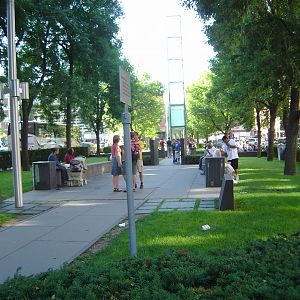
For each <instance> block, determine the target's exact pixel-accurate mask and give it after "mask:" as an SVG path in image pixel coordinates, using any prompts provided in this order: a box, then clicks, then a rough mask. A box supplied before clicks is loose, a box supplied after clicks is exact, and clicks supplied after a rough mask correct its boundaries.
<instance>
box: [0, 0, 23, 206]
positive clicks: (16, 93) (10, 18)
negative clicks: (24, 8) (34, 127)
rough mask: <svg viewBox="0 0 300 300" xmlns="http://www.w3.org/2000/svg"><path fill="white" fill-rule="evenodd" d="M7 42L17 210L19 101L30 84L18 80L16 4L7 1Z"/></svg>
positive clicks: (20, 197) (0, 89)
mask: <svg viewBox="0 0 300 300" xmlns="http://www.w3.org/2000/svg"><path fill="white" fill-rule="evenodd" d="M7 40H8V50H7V54H8V55H7V56H8V92H9V95H10V123H11V145H12V148H11V150H12V167H13V175H14V196H15V206H16V208H20V207H23V193H22V177H21V156H20V138H19V126H18V123H19V119H18V117H19V113H18V100H19V98H20V96H21V97H22V99H28V98H29V89H28V83H27V82H22V83H21V85H20V83H19V80H18V79H17V62H16V44H15V2H14V0H7ZM0 92H1V93H0V95H1V96H0V97H1V99H3V96H4V94H5V93H6V92H7V91H6V89H5V85H4V84H1V85H0Z"/></svg>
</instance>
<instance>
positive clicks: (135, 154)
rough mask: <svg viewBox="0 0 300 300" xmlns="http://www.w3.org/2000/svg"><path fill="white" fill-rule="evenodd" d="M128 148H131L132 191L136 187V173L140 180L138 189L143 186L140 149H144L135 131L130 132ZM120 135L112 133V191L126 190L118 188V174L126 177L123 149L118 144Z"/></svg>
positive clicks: (142, 166)
mask: <svg viewBox="0 0 300 300" xmlns="http://www.w3.org/2000/svg"><path fill="white" fill-rule="evenodd" d="M130 138H131V142H130V150H131V159H132V185H133V191H134V192H135V190H136V188H137V178H136V177H137V174H138V175H139V180H140V189H143V187H144V165H143V155H142V151H143V149H144V144H143V142H142V141H140V140H139V136H138V133H137V132H134V131H133V132H131V133H130ZM119 142H120V136H119V135H114V137H113V145H112V150H111V152H112V170H111V174H112V177H113V191H114V192H122V191H123V192H126V189H125V190H122V189H120V188H119V176H120V175H123V177H124V179H126V172H125V160H124V151H123V150H122V149H121V147H120V146H119Z"/></svg>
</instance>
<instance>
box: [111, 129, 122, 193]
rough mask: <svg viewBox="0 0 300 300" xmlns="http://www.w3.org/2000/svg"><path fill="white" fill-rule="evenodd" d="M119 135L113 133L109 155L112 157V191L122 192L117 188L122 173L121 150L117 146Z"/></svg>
mask: <svg viewBox="0 0 300 300" xmlns="http://www.w3.org/2000/svg"><path fill="white" fill-rule="evenodd" d="M119 142H120V136H119V135H114V137H113V145H112V147H111V157H112V160H111V161H112V169H111V175H112V178H113V188H114V190H113V191H114V192H122V190H120V189H119V176H120V175H121V174H122V157H121V156H122V150H121V148H120V146H119Z"/></svg>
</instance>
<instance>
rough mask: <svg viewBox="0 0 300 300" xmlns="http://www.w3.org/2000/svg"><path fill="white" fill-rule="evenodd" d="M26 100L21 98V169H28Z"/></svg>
mask: <svg viewBox="0 0 300 300" xmlns="http://www.w3.org/2000/svg"><path fill="white" fill-rule="evenodd" d="M27 102H28V101H27V100H22V119H23V123H22V130H21V146H22V152H21V154H22V169H23V171H30V162H29V152H28V120H29V115H28V113H27Z"/></svg>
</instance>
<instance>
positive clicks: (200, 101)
mask: <svg viewBox="0 0 300 300" xmlns="http://www.w3.org/2000/svg"><path fill="white" fill-rule="evenodd" d="M211 78H212V74H211V73H207V74H204V75H203V76H202V77H201V78H200V80H199V81H198V82H196V83H194V84H192V85H191V86H189V87H188V89H187V128H188V131H189V134H190V136H193V135H197V134H198V133H199V137H202V138H205V139H206V140H207V139H208V137H209V136H210V135H211V134H212V133H213V132H215V131H216V128H215V127H214V125H213V123H212V122H211V119H210V115H209V114H208V113H207V112H208V106H209V103H208V102H209V99H207V96H206V95H207V92H208V91H209V88H210V87H211ZM212 114H213V113H211V115H212Z"/></svg>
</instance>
